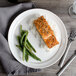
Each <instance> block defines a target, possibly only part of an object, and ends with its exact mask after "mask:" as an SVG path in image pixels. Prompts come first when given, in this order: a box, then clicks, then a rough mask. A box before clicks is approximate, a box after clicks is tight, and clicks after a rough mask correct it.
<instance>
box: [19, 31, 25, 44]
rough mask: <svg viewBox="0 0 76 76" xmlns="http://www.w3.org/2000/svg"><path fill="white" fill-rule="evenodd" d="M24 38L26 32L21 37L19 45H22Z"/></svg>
mask: <svg viewBox="0 0 76 76" xmlns="http://www.w3.org/2000/svg"><path fill="white" fill-rule="evenodd" d="M25 36H26V32H25V33H24V34H23V35H22V37H21V39H20V43H21V45H22V43H23V39H24V37H25Z"/></svg>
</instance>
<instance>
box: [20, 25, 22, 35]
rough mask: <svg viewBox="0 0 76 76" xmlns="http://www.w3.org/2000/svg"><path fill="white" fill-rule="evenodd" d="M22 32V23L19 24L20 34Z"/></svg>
mask: <svg viewBox="0 0 76 76" xmlns="http://www.w3.org/2000/svg"><path fill="white" fill-rule="evenodd" d="M21 33H22V25H20V34H21Z"/></svg>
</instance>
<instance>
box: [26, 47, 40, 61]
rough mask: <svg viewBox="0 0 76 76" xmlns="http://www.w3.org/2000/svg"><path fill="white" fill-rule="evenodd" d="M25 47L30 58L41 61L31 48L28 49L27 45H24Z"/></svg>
mask: <svg viewBox="0 0 76 76" xmlns="http://www.w3.org/2000/svg"><path fill="white" fill-rule="evenodd" d="M26 49H27V51H28V54H29V55H30V56H31V57H32V58H34V59H35V60H38V61H41V59H40V58H38V57H37V56H36V55H35V54H34V53H33V52H32V51H31V50H29V49H28V48H27V46H26Z"/></svg>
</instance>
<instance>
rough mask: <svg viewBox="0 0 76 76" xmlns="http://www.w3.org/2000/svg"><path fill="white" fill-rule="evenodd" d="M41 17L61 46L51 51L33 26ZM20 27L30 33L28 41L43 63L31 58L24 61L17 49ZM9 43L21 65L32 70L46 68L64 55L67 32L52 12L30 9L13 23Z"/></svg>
mask: <svg viewBox="0 0 76 76" xmlns="http://www.w3.org/2000/svg"><path fill="white" fill-rule="evenodd" d="M40 16H44V17H45V19H46V20H47V22H48V24H49V25H50V27H51V28H52V29H53V31H54V34H55V36H56V38H57V40H58V41H59V44H58V45H56V46H54V47H53V48H51V49H49V48H48V47H47V46H46V44H45V43H44V41H43V40H42V38H41V36H40V35H39V33H38V31H37V30H36V27H35V25H34V24H33V21H34V20H35V19H37V18H38V17H40ZM20 25H22V29H23V30H28V31H29V34H28V40H29V41H30V43H31V44H32V45H33V47H34V48H35V49H36V51H37V52H36V53H35V54H36V55H37V56H38V57H39V58H40V59H41V61H37V60H34V59H33V58H31V57H29V61H28V62H26V61H23V60H22V52H21V51H20V50H19V49H18V48H17V47H16V44H18V42H17V38H16V36H17V35H20V34H19V33H20ZM8 43H9V47H10V50H11V52H12V54H13V56H14V57H15V58H16V59H17V60H18V61H19V62H20V63H22V64H23V65H25V66H28V67H31V68H45V67H49V66H51V65H53V64H54V63H56V62H57V61H58V60H59V59H60V58H61V56H62V55H63V53H64V51H65V48H66V45H67V31H66V28H65V26H64V23H63V22H62V21H61V19H60V18H59V17H58V16H57V15H55V14H54V13H52V12H51V11H48V10H45V9H39V8H38V9H37V8H36V9H30V10H27V11H24V12H23V13H21V14H20V15H18V16H17V17H16V18H15V19H14V21H13V22H12V24H11V26H10V29H9V33H8Z"/></svg>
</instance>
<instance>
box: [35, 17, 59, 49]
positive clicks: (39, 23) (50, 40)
mask: <svg viewBox="0 0 76 76" xmlns="http://www.w3.org/2000/svg"><path fill="white" fill-rule="evenodd" d="M34 24H35V26H36V29H37V30H38V32H39V33H40V35H41V36H42V39H43V40H44V42H45V44H46V45H47V46H48V48H52V47H54V46H55V45H57V44H59V42H58V41H57V39H56V37H55V35H54V32H53V30H52V29H51V27H50V26H49V24H48V22H47V21H46V19H45V18H44V17H43V16H40V17H39V18H38V19H36V20H34Z"/></svg>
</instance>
